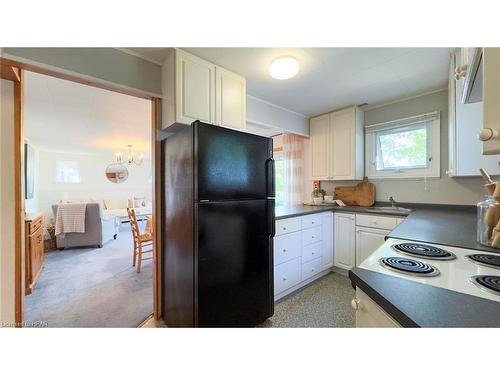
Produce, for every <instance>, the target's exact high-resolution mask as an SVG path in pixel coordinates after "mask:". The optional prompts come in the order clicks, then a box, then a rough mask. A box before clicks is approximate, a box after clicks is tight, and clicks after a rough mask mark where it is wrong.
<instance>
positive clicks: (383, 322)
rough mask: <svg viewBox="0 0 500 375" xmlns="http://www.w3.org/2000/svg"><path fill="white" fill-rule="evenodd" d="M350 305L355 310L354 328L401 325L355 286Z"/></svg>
mask: <svg viewBox="0 0 500 375" xmlns="http://www.w3.org/2000/svg"><path fill="white" fill-rule="evenodd" d="M351 305H352V308H353V309H354V310H356V328H400V327H401V326H400V325H399V324H398V323H397V322H396V321H395V320H394V319H392V317H390V316H389V314H387V313H386V312H385V311H384V309H382V308H381V307H380V306H379V305H377V304H376V303H375V302H374V301H373V300H372V299H371V298H370V297H368V295H367V294H366V293H365V292H363V291H362V290H361V289H359V288H356V297H355V298H354V299H353V300H352V302H351Z"/></svg>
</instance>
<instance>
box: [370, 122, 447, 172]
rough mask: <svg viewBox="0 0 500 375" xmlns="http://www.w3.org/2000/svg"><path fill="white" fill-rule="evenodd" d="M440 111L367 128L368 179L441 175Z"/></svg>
mask: <svg viewBox="0 0 500 375" xmlns="http://www.w3.org/2000/svg"><path fill="white" fill-rule="evenodd" d="M439 142H440V117H439V112H432V113H427V114H423V115H419V116H413V117H408V118H404V119H399V120H394V121H390V122H385V123H380V124H375V125H369V126H367V127H366V169H367V173H366V174H367V176H368V177H369V178H375V179H376V178H396V179H402V178H420V177H439V176H440V157H439V154H440V147H439Z"/></svg>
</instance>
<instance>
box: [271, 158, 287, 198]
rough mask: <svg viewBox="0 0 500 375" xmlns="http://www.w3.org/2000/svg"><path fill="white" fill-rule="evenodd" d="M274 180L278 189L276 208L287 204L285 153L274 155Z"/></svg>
mask: <svg viewBox="0 0 500 375" xmlns="http://www.w3.org/2000/svg"><path fill="white" fill-rule="evenodd" d="M273 157H274V180H275V189H276V200H275V204H276V206H283V205H284V204H285V158H284V155H283V151H281V152H275V153H274V156H273Z"/></svg>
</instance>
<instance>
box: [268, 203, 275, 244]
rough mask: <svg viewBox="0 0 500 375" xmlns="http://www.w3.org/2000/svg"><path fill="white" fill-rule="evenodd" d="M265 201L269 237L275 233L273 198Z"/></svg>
mask: <svg viewBox="0 0 500 375" xmlns="http://www.w3.org/2000/svg"><path fill="white" fill-rule="evenodd" d="M266 203H267V212H266V214H267V233H268V234H269V238H273V237H274V235H275V234H276V224H275V221H276V217H275V214H274V209H275V206H274V204H275V203H274V199H268V200H267V201H266Z"/></svg>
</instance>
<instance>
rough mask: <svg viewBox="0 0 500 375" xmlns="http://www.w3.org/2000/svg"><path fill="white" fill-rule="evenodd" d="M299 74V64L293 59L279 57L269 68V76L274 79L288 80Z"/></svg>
mask: <svg viewBox="0 0 500 375" xmlns="http://www.w3.org/2000/svg"><path fill="white" fill-rule="evenodd" d="M298 72H299V62H298V61H297V60H296V59H294V58H293V57H280V58H279V59H276V60H274V61H273V62H272V63H271V65H270V66H269V74H270V75H271V77H273V78H275V79H289V78H292V77H293V76H295V75H296V74H297V73H298Z"/></svg>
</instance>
